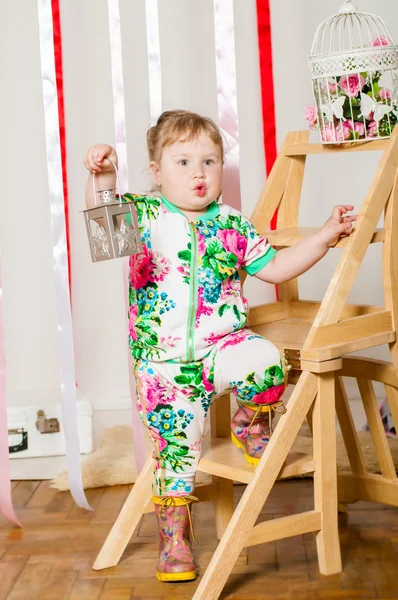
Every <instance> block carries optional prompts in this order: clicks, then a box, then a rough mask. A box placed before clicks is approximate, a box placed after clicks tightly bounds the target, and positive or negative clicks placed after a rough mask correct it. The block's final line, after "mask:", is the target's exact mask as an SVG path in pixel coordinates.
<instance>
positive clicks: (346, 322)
mask: <svg viewBox="0 0 398 600" xmlns="http://www.w3.org/2000/svg"><path fill="white" fill-rule="evenodd" d="M380 149H382V150H384V152H383V155H382V158H381V161H380V164H379V167H378V169H377V172H376V175H375V177H374V179H373V182H372V185H371V187H370V190H369V193H368V195H367V196H366V198H365V200H364V202H363V205H362V207H361V210H360V212H359V215H358V220H357V222H356V226H355V231H354V233H353V234H352V235H351V236H350V237H348V238H343V239H341V240H339V242H338V244H337V247H342V248H344V250H343V253H342V255H341V258H340V261H339V263H338V265H337V268H336V270H335V273H334V274H333V276H332V278H331V281H330V284H329V286H328V289H327V291H326V293H325V296H324V299H323V301H322V302H313V301H304V300H301V299H299V294H298V282H297V279H294V280H292V281H289V282H287V283H284V284H282V285H280V286H279V297H280V300H278V301H277V302H274V303H271V304H266V305H262V306H256V307H254V308H252V309H251V310H250V312H249V326H250V328H251V329H253V330H254V331H256V332H258V333H260V334H261V335H264V337H266V338H267V339H270V340H271V341H272V342H274V343H275V344H276V345H277V346H278V347H279V348H280V349H281V350H283V351H284V353H285V356H286V357H287V358H288V360H289V362H290V364H291V366H292V370H291V372H290V376H289V382H291V383H294V384H295V387H294V391H293V393H292V395H291V397H290V399H289V401H288V404H287V412H286V413H285V414H284V415H283V416H281V417H280V419H279V421H278V423H277V425H276V428H275V430H274V433H273V435H272V437H271V440H270V442H269V444H268V446H267V449H266V451H265V453H264V455H263V457H262V459H261V461H260V463H259V465H258V466H257V467H252V466H250V465H248V464H247V463H246V462H245V460H244V458H243V454H242V453H241V452H240V451H239V450H238V449H237V448H235V447H234V446H233V445H232V442H231V441H230V429H229V421H230V408H229V395H228V394H225V395H224V396H222V397H220V398H219V399H217V401H216V403H215V404H214V405H213V406H212V409H211V410H212V413H211V438H209V439H205V440H203V449H202V457H201V460H200V463H199V470H200V471H203V472H205V473H209V474H211V475H212V477H213V481H212V483H210V484H207V485H203V486H198V487H197V488H196V490H195V494H196V495H197V496H198V498H199V499H200V500H201V501H206V500H212V501H213V502H214V507H215V517H216V527H217V535H218V538H219V539H220V543H219V544H218V547H217V549H216V551H215V553H214V555H213V557H212V559H211V561H210V563H209V565H208V567H207V569H206V571H205V573H204V575H203V577H202V578H201V580H200V582H199V585H198V588H197V590H196V593H195V595H194V600H213V599H214V600H215V599H216V598H218V597H219V596H220V594H221V591H222V589H223V587H224V585H225V583H226V581H227V579H228V576H229V575H230V573H231V571H232V569H233V566H234V564H235V562H236V560H237V558H238V556H239V553H240V552H241V550H242V549H243V548H245V547H247V546H251V545H256V544H262V543H265V542H268V541H273V540H277V539H281V538H285V537H290V536H294V535H299V534H304V533H308V532H312V531H314V532H316V542H317V551H318V561H319V569H320V572H321V573H323V574H324V575H330V574H333V573H338V572H340V571H341V569H342V566H341V557H340V545H339V537H338V515H337V512H338V511H337V507H338V501H339V502H341V503H348V502H353V501H356V500H359V499H367V500H374V501H377V502H385V503H388V504H392V505H394V506H398V479H397V475H396V472H395V468H394V464H393V461H392V458H391V453H390V451H389V447H388V444H387V440H386V437H385V434H384V429H383V425H382V422H381V417H380V414H379V410H378V406H377V401H376V396H375V393H374V390H373V386H372V381H380V382H382V383H384V385H385V389H386V394H387V397H388V400H389V404H390V408H391V412H392V416H393V420H394V423H395V425H396V427H397V426H398V376H397V373H398V344H397V338H396V331H397V324H398V293H397V291H398V290H397V286H398V241H397V242H396V240H398V184H397V181H398V179H397V167H398V128H396V129H395V131H394V133H393V136H392V137H391V138H390V139H387V140H382V141H373V142H366V143H365V142H364V143H357V144H353V145H350V146H347V145H344V146H341V147H329V146H322V145H320V144H309V143H308V132H292V133H289V134H288V135H287V137H286V140H285V143H284V145H283V147H282V149H281V152H280V154H279V156H278V158H277V160H276V162H275V165H274V168H273V170H272V173H271V174H270V177H269V178H268V180H267V183H266V186H265V188H264V190H263V192H262V194H261V197H260V199H259V201H258V203H257V206H256V208H255V211H254V213H253V216H252V222H253V225H254V226H255V227H256V229H257V230H258V231H260V232H262V233H266V232H267V229H268V226H269V223H270V221H271V218H272V215H273V214H274V212H275V211H276V210H278V222H277V230H276V231H272V232H268V233H267V236H268V237H269V239H270V241H271V243H272V245H273V246H274V247H275V248H283V247H287V246H291V245H294V244H295V243H297V242H298V241H299V240H300V239H302V238H303V237H305V236H306V235H309V234H310V233H312V231H313V230H312V229H310V228H298V211H299V203H300V196H301V188H302V182H303V176H304V170H305V163H306V157H307V155H309V154H325V155H327V154H330V153H334V154H335V153H343V152H358V151H359V152H363V151H372V150H380ZM383 211H384V229H382V230H381V229H377V223H378V221H379V218H380V216H381V214H382V213H383ZM376 242H380V243H382V244H383V265H382V269H383V285H384V297H385V307H376V306H366V305H348V304H346V301H347V297H348V294H349V292H350V290H351V287H352V285H353V282H354V280H355V277H356V275H357V272H358V270H359V267H360V264H361V262H362V260H363V258H364V255H365V253H366V250H367V248H368V246H369V244H371V243H376ZM381 344H388V345H389V348H390V352H391V359H392V362H391V363H386V362H383V361H376V360H372V359H367V358H363V357H347V354H349V353H352V352H355V351H357V350H364V349H366V348H371V347H373V346H378V345H381ZM343 376H348V377H354V378H356V379H357V381H358V385H359V390H360V393H361V397H362V400H363V403H364V407H365V411H366V414H367V419H368V422H369V425H370V430H371V433H372V439H373V443H374V445H375V449H376V453H377V457H378V460H379V463H380V470H381V474H380V475H374V474H369V473H368V471H367V468H366V465H365V461H364V459H363V456H362V453H361V449H360V445H359V441H358V436H357V433H356V431H355V427H354V422H353V419H352V415H351V412H350V408H349V403H348V399H347V395H346V393H345V390H344V386H343V382H342V377H343ZM336 411H337V416H338V419H339V422H340V426H341V430H342V434H343V438H344V442H345V445H346V448H347V453H348V456H349V459H350V464H351V469H352V474H347V475H346V474H344V476H343V475H338V474H337V466H336V431H335V416H336ZM306 417H307V419H308V420H309V422H310V424H311V430H312V434H313V456H309V455H305V454H297V453H293V452H291V451H290V449H291V447H292V445H293V442H294V440H295V438H296V436H297V434H298V432H299V429H300V427H301V425H302V423H303V421H304V420H305V418H306ZM151 471H152V459H151V458H148V460H147V463H146V465H145V467H144V469H143V470H142V472H141V473H140V475H139V478H138V480H137V482H136V484H135V485H134V488H133V490H132V491H131V493H130V495H129V497H128V499H127V501H126V503H125V505H124V507H123V508H122V510H121V512H120V514H119V517H118V519H117V521H116V522H115V524H114V526H113V528H112V530H111V532H110V534H109V536H108V538H107V540H106V541H105V544H104V545H103V547H102V549H101V552H100V554H99V555H98V557H97V560H96V562H95V564H94V569H103V568H106V567H110V566H115V565H116V564H117V563H118V561H119V559H120V557H121V556H122V554H123V551H124V549H125V547H126V546H127V544H128V542H129V540H130V537H131V535H132V533H133V532H134V529H135V527H136V526H137V525H138V523H139V521H140V519H141V517H142V515H143V514H144V513H145V512H149V511H150V510H152V506H151V485H150V480H151ZM303 473H313V474H314V509H313V510H311V511H307V512H304V513H299V514H294V515H290V516H287V517H282V518H278V519H274V520H271V521H266V522H263V523H260V524H257V525H256V524H255V523H256V520H257V517H258V515H259V513H260V511H261V509H262V507H263V505H264V503H265V502H266V500H267V497H268V495H269V492H270V491H271V489H272V486H273V485H274V483H275V481H276V480H277V479H282V478H283V477H291V476H292V475H299V474H303ZM233 481H240V482H242V483H246V484H247V487H246V490H245V492H244V494H243V496H242V498H241V500H240V502H239V504H238V506H237V507H236V508H234V505H233V499H232V483H233Z"/></svg>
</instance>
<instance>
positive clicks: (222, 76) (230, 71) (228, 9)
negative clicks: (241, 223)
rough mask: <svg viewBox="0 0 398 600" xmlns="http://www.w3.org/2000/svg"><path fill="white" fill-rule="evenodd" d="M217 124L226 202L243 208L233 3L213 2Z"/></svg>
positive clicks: (219, 0)
mask: <svg viewBox="0 0 398 600" xmlns="http://www.w3.org/2000/svg"><path fill="white" fill-rule="evenodd" d="M213 9H214V34H215V61H216V75H217V100H218V123H219V126H220V129H221V132H222V134H223V137H224V140H225V151H226V156H225V158H226V161H225V166H224V174H223V182H222V188H223V192H222V198H223V202H225V203H226V204H229V205H230V206H232V207H233V208H236V209H237V210H240V209H241V198H240V172H239V123H238V104H237V93H236V61H235V23H234V7H233V0H214V4H213Z"/></svg>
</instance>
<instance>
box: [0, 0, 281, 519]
mask: <svg viewBox="0 0 398 600" xmlns="http://www.w3.org/2000/svg"><path fill="white" fill-rule="evenodd" d="M145 9H146V34H147V49H148V56H147V57H148V73H149V105H150V106H149V112H150V122H151V125H153V124H155V123H156V120H157V118H158V117H159V115H160V114H161V112H162V89H161V52H160V40H159V17H158V0H145ZM256 9H257V23H258V47H259V58H260V80H261V90H262V113H263V132H264V152H265V158H266V173H267V175H268V174H269V173H270V171H271V168H272V166H273V163H274V161H275V158H276V134H275V129H276V127H275V109H274V88H273V74H272V45H271V24H270V7H269V0H256ZM213 13H214V14H213V16H214V32H215V65H216V76H217V100H218V122H219V126H220V129H221V131H222V134H223V137H224V140H225V145H226V165H225V172H224V178H223V200H224V201H225V202H227V203H228V204H230V205H231V206H233V207H234V208H236V209H238V210H240V209H241V196H240V173H239V123H238V110H237V88H236V61H235V30H234V29H235V28H234V12H233V0H213ZM108 15H109V33H110V52H111V65H112V86H113V102H114V124H115V140H116V149H117V152H118V156H119V175H120V180H121V185H122V189H123V190H127V189H128V171H127V147H126V119H125V102H124V84H123V63H122V45H121V30H120V8H119V0H108ZM38 16H39V31H40V48H41V66H42V82H43V99H44V112H45V136H46V147H47V160H48V182H49V196H50V210H51V231H52V239H53V263H54V275H55V282H56V303H57V318H58V332H59V334H58V335H59V348H60V371H61V373H60V375H61V391H62V409H63V424H64V432H65V441H66V462H67V472H68V478H69V485H70V489H71V493H72V495H73V497H74V499H75V501H76V503H77V504H78V505H79V506H81V507H84V508H87V509H89V508H90V506H89V505H88V502H87V499H86V497H85V495H84V491H83V486H82V479H81V471H80V453H79V439H78V434H77V411H76V386H75V381H76V378H75V368H74V352H73V338H72V319H71V310H70V252H69V232H68V219H67V216H68V195H67V180H66V160H65V123H64V108H63V90H62V46H61V29H60V18H59V0H52V1H51V0H38ZM275 225H276V214H275V215H274V218H273V220H272V223H271V229H274V228H275ZM123 269H124V281H125V282H126V285H127V282H128V265H127V260H126V261H124V262H123ZM68 283H69V285H68ZM125 292H126V294H125V296H126V301H127V298H128V289H127V287H126V289H125ZM1 296H2V289H1V280H0V440H1V445H0V490H1V491H0V510H1V512H3V514H4V515H5V516H6V517H7V518H8V519H9V520H10V521H12V522H13V523H15V524H17V525H19V521H18V519H17V517H16V515H15V513H14V511H13V508H12V504H11V498H10V496H11V494H10V482H9V469H8V466H9V465H8V447H6V445H5V444H6V443H7V442H5V440H7V436H6V435H3V433H5V432H6V430H7V417H6V398H5V375H6V373H5V356H4V340H3V338H2V334H3V329H2V313H1V299H2V298H1ZM131 366H132V365H131V355H130V352H129V367H130V368H129V372H130V391H131V398H132V406H133V417H132V420H133V429H134V449H135V457H136V463H137V468H138V470H140V469H141V468H142V466H143V463H144V461H145V444H144V428H143V426H142V424H141V421H140V419H139V415H138V412H137V409H136V403H135V390H134V379H133V375H132V368H131Z"/></svg>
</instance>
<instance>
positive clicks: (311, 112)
mask: <svg viewBox="0 0 398 600" xmlns="http://www.w3.org/2000/svg"><path fill="white" fill-rule="evenodd" d="M304 119H305V120H306V121H310V122H311V123H312V122H313V121H315V119H316V113H315V107H314V106H313V104H309V105H308V106H307V108H306V109H305V111H304Z"/></svg>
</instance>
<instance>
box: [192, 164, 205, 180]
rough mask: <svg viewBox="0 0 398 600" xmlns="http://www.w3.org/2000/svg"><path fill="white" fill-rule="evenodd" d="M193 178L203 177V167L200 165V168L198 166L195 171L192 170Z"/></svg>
mask: <svg viewBox="0 0 398 600" xmlns="http://www.w3.org/2000/svg"><path fill="white" fill-rule="evenodd" d="M194 177H197V178H199V179H200V178H202V177H205V170H204V168H203V165H200V166H198V167H196V168H195V170H194Z"/></svg>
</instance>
